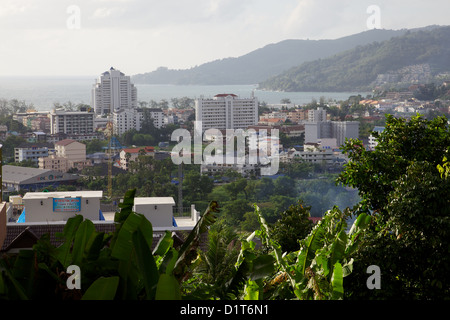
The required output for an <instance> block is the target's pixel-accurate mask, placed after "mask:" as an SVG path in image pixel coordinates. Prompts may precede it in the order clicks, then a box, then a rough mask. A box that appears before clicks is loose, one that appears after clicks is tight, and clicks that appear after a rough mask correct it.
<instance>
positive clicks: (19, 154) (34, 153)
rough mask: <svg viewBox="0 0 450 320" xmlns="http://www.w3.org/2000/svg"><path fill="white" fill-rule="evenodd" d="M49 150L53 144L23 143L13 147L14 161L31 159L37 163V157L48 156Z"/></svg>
mask: <svg viewBox="0 0 450 320" xmlns="http://www.w3.org/2000/svg"><path fill="white" fill-rule="evenodd" d="M51 150H53V146H52V145H50V144H47V143H23V144H21V145H19V146H17V147H15V148H14V161H15V162H21V161H27V160H31V161H33V162H35V163H36V164H38V163H39V158H43V157H48V155H49V151H51Z"/></svg>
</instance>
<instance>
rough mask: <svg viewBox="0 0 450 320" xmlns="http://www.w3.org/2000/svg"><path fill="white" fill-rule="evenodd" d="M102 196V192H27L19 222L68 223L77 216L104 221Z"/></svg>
mask: <svg viewBox="0 0 450 320" xmlns="http://www.w3.org/2000/svg"><path fill="white" fill-rule="evenodd" d="M102 196H103V192H102V191H70V192H27V193H26V194H25V196H24V197H23V204H24V210H23V211H22V214H21V216H20V217H19V219H18V220H17V222H19V223H21V222H22V223H23V222H44V221H67V220H68V219H69V218H71V217H74V216H75V215H82V216H83V217H84V218H86V219H89V220H93V221H95V220H104V217H103V214H102V212H101V211H100V200H101V198H102Z"/></svg>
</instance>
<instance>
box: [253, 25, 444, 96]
mask: <svg viewBox="0 0 450 320" xmlns="http://www.w3.org/2000/svg"><path fill="white" fill-rule="evenodd" d="M417 68H418V69H419V70H417ZM449 71H450V27H441V28H437V29H432V30H421V31H418V32H407V33H406V34H404V35H402V36H399V37H394V38H392V39H390V40H387V41H384V42H374V43H371V44H367V45H364V46H358V47H356V48H353V49H351V50H348V51H346V52H343V53H339V54H336V55H334V56H333V57H330V58H326V59H318V60H316V61H313V62H305V63H304V64H302V65H300V66H298V67H294V68H291V69H290V70H288V71H287V72H285V73H283V74H281V75H279V76H275V77H273V78H271V79H269V80H267V81H264V82H261V83H260V88H261V89H266V90H279V91H303V92H306V91H318V92H319V91H322V92H327V91H332V92H337V91H353V90H370V89H372V86H373V85H375V84H376V81H377V79H378V80H379V78H380V77H383V76H387V77H388V76H389V75H391V76H392V77H391V78H394V80H395V78H396V77H397V81H399V82H401V81H402V79H408V77H409V79H411V80H407V81H409V84H411V83H414V79H415V78H420V79H421V80H422V83H423V81H424V80H426V81H428V82H431V81H434V80H435V76H436V75H437V74H441V73H445V72H449ZM379 76H380V77H379ZM406 84H408V83H406Z"/></svg>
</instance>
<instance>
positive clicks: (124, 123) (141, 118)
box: [112, 108, 165, 135]
mask: <svg viewBox="0 0 450 320" xmlns="http://www.w3.org/2000/svg"><path fill="white" fill-rule="evenodd" d="M145 117H150V118H151V119H152V120H153V125H154V126H155V127H156V128H158V129H160V128H161V127H163V126H164V125H165V120H164V113H163V111H162V109H158V108H129V109H120V110H118V111H115V112H113V116H112V118H113V124H114V133H115V134H119V135H120V134H123V133H124V132H126V131H129V130H131V129H135V130H137V131H139V130H141V129H142V126H143V125H145Z"/></svg>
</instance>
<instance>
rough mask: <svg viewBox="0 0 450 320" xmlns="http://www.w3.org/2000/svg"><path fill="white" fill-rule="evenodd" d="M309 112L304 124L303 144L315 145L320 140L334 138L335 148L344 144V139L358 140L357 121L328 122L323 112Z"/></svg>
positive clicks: (318, 110)
mask: <svg viewBox="0 0 450 320" xmlns="http://www.w3.org/2000/svg"><path fill="white" fill-rule="evenodd" d="M321 109H322V108H318V109H317V110H309V111H316V112H308V120H315V121H307V122H305V143H317V142H318V140H320V139H324V138H325V139H327V138H335V139H336V144H337V146H338V147H339V146H341V145H343V144H344V143H345V139H346V138H347V139H358V138H359V122H357V121H329V120H327V114H326V111H325V110H323V109H322V110H321Z"/></svg>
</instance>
